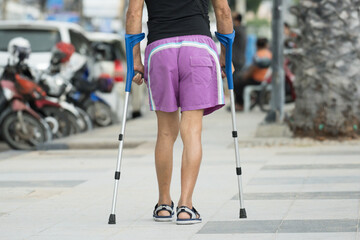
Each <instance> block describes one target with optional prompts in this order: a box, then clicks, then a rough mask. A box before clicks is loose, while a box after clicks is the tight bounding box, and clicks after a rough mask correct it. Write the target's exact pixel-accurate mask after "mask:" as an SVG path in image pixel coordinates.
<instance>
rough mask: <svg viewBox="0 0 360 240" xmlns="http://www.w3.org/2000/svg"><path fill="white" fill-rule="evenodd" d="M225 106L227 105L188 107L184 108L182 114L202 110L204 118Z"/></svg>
mask: <svg viewBox="0 0 360 240" xmlns="http://www.w3.org/2000/svg"><path fill="white" fill-rule="evenodd" d="M223 106H225V103H220V104H219V103H217V104H203V105H195V106H187V107H182V108H181V112H184V111H193V110H200V109H204V116H206V115H209V114H210V113H213V112H214V111H216V110H219V109H220V108H222V107H223Z"/></svg>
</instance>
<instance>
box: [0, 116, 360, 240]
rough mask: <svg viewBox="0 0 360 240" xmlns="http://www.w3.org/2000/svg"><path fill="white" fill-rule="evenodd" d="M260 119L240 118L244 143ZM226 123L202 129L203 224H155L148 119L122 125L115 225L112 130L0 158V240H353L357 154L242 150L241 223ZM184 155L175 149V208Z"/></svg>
mask: <svg viewBox="0 0 360 240" xmlns="http://www.w3.org/2000/svg"><path fill="white" fill-rule="evenodd" d="M262 117H263V116H262V115H261V114H260V113H256V112H255V113H250V114H239V115H238V122H239V133H240V138H241V140H246V139H249V138H251V136H252V135H253V133H254V132H255V127H256V125H257V124H258V123H259V122H260V121H261V120H262ZM230 124H231V123H230V119H229V115H228V113H227V112H225V111H223V112H219V113H217V114H214V115H212V116H209V117H207V118H205V121H204V134H203V143H204V148H203V163H202V168H201V172H200V176H199V180H198V184H197V187H196V192H195V196H194V205H195V207H196V208H197V209H198V210H199V212H200V213H201V214H202V217H203V220H204V221H203V223H202V224H198V225H193V226H177V225H175V224H174V223H156V222H154V221H153V220H152V210H153V207H154V205H155V203H156V201H157V187H156V186H157V185H156V177H155V170H154V164H153V148H154V141H155V136H156V134H155V133H156V125H155V119H154V117H153V115H152V114H149V115H147V117H146V118H143V119H139V120H136V121H130V122H129V123H128V127H127V135H126V138H125V141H128V143H133V144H129V145H128V146H127V148H126V149H125V151H124V161H123V166H122V175H121V180H120V187H119V198H118V204H117V224H116V225H108V224H107V219H108V215H109V213H110V207H111V200H112V190H113V175H114V170H115V165H116V155H117V150H116V149H101V146H103V145H104V144H105V145H106V144H108V143H112V142H113V141H116V136H117V134H118V133H117V130H116V129H117V128H119V127H118V126H117V127H112V128H108V129H104V130H102V131H95V132H93V133H89V134H87V135H79V136H76V137H75V138H71V139H67V140H66V141H65V142H67V143H69V144H71V143H72V142H78V143H79V144H83V145H82V146H85V147H86V146H91V148H90V149H70V150H59V151H54V150H50V151H37V152H30V153H22V154H10V153H9V152H5V153H0V239H11V240H12V239H31V240H40V239H44V240H45V239H46V240H49V239H51V240H52V239H59V240H67V239H74V240H75V239H76V240H79V239H80V240H82V239H86V240H88V239H94V240H95V239H99V240H100V239H101V240H102V239H114V240H115V239H121V240H127V239H129V240H130V239H131V240H132V239H158V240H161V239H179V240H180V239H194V240H200V239H204V240H212V239H214V240H215V239H216V240H218V239H219V240H220V239H221V240H222V239H224V240H226V239H236V240H238V239H251V240H255V239H259V240H267V239H280V240H285V239H286V240H293V239H295V240H297V239H306V240H312V239H314V240H315V239H327V240H332V239H336V240H347V239H351V240H356V239H357V240H360V233H359V214H360V157H359V156H360V149H359V146H358V145H355V144H353V143H352V144H344V143H337V144H336V143H332V144H331V145H326V144H325V145H322V144H320V145H318V144H317V145H315V146H307V147H305V146H304V145H301V146H291V145H289V146H286V147H285V146H283V147H267V146H257V147H250V148H244V147H241V149H240V153H241V159H242V162H243V173H244V190H245V193H244V196H245V204H246V210H247V214H248V218H247V219H241V220H240V219H238V214H239V202H238V196H237V181H236V175H235V160H234V150H233V148H232V138H231V134H230V133H231V125H230ZM97 142H98V143H99V145H96V143H97ZM135 143H136V144H135ZM90 144H91V145H90ZM99 146H100V147H99ZM81 148H84V147H81ZM181 150H182V146H181V143H180V141H177V142H176V144H175V151H174V173H173V182H172V196H173V200H174V202H175V203H176V201H177V198H178V197H179V192H180V189H179V188H180V160H181Z"/></svg>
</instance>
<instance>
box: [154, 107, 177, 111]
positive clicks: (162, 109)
mask: <svg viewBox="0 0 360 240" xmlns="http://www.w3.org/2000/svg"><path fill="white" fill-rule="evenodd" d="M177 110H179V108H178V107H174V108H168V107H159V106H155V109H152V108H151V107H150V111H155V112H156V111H160V112H176V111H177Z"/></svg>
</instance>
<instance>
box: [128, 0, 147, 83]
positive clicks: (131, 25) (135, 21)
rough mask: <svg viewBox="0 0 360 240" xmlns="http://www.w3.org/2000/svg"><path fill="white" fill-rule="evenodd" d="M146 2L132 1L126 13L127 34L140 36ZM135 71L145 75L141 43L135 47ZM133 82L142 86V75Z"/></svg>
mask: <svg viewBox="0 0 360 240" xmlns="http://www.w3.org/2000/svg"><path fill="white" fill-rule="evenodd" d="M143 7H144V0H130V1H129V8H128V10H127V13H126V34H139V33H141V28H142V13H143ZM133 53H134V70H135V71H139V72H141V73H144V65H143V64H142V62H141V54H140V43H139V44H137V45H136V46H135V47H134V52H133ZM133 81H134V82H135V83H137V84H139V85H140V84H142V82H143V79H142V78H141V76H140V74H137V75H136V76H134V78H133Z"/></svg>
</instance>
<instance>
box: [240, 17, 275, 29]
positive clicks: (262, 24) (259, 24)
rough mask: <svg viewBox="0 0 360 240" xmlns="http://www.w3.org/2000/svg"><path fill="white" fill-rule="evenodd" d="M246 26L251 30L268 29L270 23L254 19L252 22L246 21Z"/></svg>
mask: <svg viewBox="0 0 360 240" xmlns="http://www.w3.org/2000/svg"><path fill="white" fill-rule="evenodd" d="M246 26H248V27H253V28H260V27H270V22H269V21H268V20H266V19H259V18H255V19H253V20H250V21H247V22H246Z"/></svg>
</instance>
